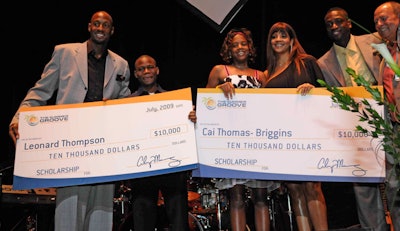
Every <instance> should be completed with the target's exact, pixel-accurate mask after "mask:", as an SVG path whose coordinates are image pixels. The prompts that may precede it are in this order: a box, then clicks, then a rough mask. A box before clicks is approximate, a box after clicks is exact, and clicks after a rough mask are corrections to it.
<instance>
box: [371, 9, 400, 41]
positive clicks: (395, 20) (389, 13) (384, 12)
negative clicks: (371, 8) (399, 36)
mask: <svg viewBox="0 0 400 231" xmlns="http://www.w3.org/2000/svg"><path fill="white" fill-rule="evenodd" d="M399 14H400V13H399ZM399 20H400V15H397V14H396V13H395V9H393V6H392V5H391V4H389V3H384V4H382V5H380V6H379V7H378V8H376V10H375V12H374V23H375V29H376V31H377V32H378V33H379V35H380V36H381V37H382V38H383V39H385V40H388V41H391V42H393V41H395V40H396V32H397V28H398V26H399Z"/></svg>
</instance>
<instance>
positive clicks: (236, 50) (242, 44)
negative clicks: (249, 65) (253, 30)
mask: <svg viewBox="0 0 400 231" xmlns="http://www.w3.org/2000/svg"><path fill="white" fill-rule="evenodd" d="M230 53H231V55H232V58H233V59H234V60H236V61H240V62H243V61H247V57H248V56H249V43H248V41H247V40H246V37H245V36H244V35H243V34H242V33H237V34H236V35H235V36H234V37H233V39H232V44H231V45H230Z"/></svg>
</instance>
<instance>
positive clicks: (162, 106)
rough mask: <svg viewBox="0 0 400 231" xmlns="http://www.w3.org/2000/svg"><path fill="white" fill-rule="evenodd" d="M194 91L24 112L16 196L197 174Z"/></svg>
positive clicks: (46, 107) (20, 129) (17, 148)
mask: <svg viewBox="0 0 400 231" xmlns="http://www.w3.org/2000/svg"><path fill="white" fill-rule="evenodd" d="M192 105H193V103H192V95H191V90H190V88H187V89H182V90H176V91H169V92H165V93H160V94H155V95H149V96H141V97H133V98H125V99H116V100H108V101H105V102H93V103H82V104H68V105H56V106H43V107H31V108H25V109H24V110H23V111H21V113H20V121H19V133H20V138H19V140H18V142H17V146H16V157H15V167H14V180H13V187H14V189H31V188H46V187H59V186H69V185H79V184H88V183H98V182H107V181H115V180H120V179H129V178H137V177H144V176H152V175H159V174H166V173H171V172H178V171H185V170H190V169H193V168H196V167H197V163H198V159H197V151H196V140H195V130H194V124H193V123H192V122H191V121H190V120H189V119H188V115H189V112H190V111H191V110H192Z"/></svg>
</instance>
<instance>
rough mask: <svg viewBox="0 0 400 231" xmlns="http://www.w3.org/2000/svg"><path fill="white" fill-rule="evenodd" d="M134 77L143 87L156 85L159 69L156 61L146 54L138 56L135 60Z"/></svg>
mask: <svg viewBox="0 0 400 231" xmlns="http://www.w3.org/2000/svg"><path fill="white" fill-rule="evenodd" d="M134 74H135V77H136V78H137V79H138V81H139V82H140V84H141V85H142V86H144V87H145V88H148V87H151V86H154V85H156V83H157V76H158V74H159V69H158V67H157V63H156V61H155V60H154V59H153V58H152V57H150V56H147V55H143V56H141V57H139V58H138V59H137V60H136V62H135V72H134Z"/></svg>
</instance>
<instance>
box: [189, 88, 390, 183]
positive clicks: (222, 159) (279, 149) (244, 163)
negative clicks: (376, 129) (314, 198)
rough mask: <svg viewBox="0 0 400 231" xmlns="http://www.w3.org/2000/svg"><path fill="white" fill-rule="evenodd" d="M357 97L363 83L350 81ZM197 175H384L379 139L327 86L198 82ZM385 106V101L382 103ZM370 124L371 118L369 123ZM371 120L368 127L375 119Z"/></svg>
mask: <svg viewBox="0 0 400 231" xmlns="http://www.w3.org/2000/svg"><path fill="white" fill-rule="evenodd" d="M347 91H348V93H349V94H350V95H351V96H353V97H355V99H361V98H362V99H363V98H366V99H367V100H368V101H370V103H371V104H372V105H376V103H375V102H374V101H373V100H372V99H371V97H370V96H369V97H368V94H369V93H367V92H366V91H365V90H364V88H363V87H354V88H347ZM196 108H197V118H198V119H197V126H196V140H197V149H198V150H197V152H198V155H199V168H198V169H195V170H194V171H193V176H198V177H211V178H246V179H270V180H302V181H314V180H315V181H342V182H347V181H348V182H382V181H383V180H384V177H385V167H384V160H385V155H384V152H383V150H382V148H381V146H380V145H379V144H380V139H374V138H372V137H371V136H369V135H367V134H364V133H362V132H359V131H356V130H355V128H356V126H357V125H360V122H359V121H358V119H359V117H358V115H357V114H356V113H353V112H348V111H345V110H343V109H340V108H339V106H338V105H336V104H334V103H333V101H332V99H331V93H330V92H328V91H327V90H326V89H318V88H314V89H313V90H312V92H311V94H310V95H306V96H301V95H300V94H298V93H296V89H236V95H235V96H234V97H233V99H230V100H227V99H226V98H225V97H224V95H223V94H222V92H221V90H220V89H198V93H197V104H196ZM375 108H376V111H378V112H379V113H381V114H383V107H382V106H377V105H376V106H375ZM364 125H365V124H364ZM364 127H366V128H369V127H368V125H365V126H364Z"/></svg>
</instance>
